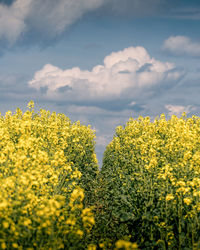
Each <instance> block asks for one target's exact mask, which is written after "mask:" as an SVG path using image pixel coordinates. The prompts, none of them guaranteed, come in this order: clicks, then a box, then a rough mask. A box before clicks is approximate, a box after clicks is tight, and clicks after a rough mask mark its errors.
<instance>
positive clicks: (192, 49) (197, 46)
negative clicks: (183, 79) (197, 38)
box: [163, 36, 200, 57]
mask: <svg viewBox="0 0 200 250" xmlns="http://www.w3.org/2000/svg"><path fill="white" fill-rule="evenodd" d="M163 50H165V51H168V52H170V53H172V54H175V55H187V56H194V57H196V56H200V42H194V41H192V40H191V39H190V38H189V37H186V36H171V37H169V38H168V39H167V40H165V41H164V44H163Z"/></svg>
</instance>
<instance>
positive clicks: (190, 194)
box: [101, 114, 200, 249]
mask: <svg viewBox="0 0 200 250" xmlns="http://www.w3.org/2000/svg"><path fill="white" fill-rule="evenodd" d="M101 179H102V180H103V182H102V183H103V184H102V187H104V190H106V191H105V192H106V194H107V201H106V202H104V201H102V203H103V204H104V206H105V207H107V211H106V209H104V213H107V214H112V216H113V218H114V219H113V220H112V222H110V225H112V224H113V223H114V225H115V226H113V228H115V227H116V228H117V230H118V231H119V228H121V227H122V228H123V230H124V233H125V234H131V236H132V241H133V242H138V245H139V246H141V248H145V249H146V248H147V249H153V248H154V247H155V248H158V247H160V248H161V249H186V248H187V249H195V248H194V247H195V246H198V247H199V248H200V238H199V235H200V224H199V221H200V118H199V117H197V116H193V117H191V118H187V117H186V115H185V114H183V115H182V117H181V118H178V117H176V116H174V115H173V116H172V117H171V118H170V119H168V120H167V119H166V117H165V115H161V116H160V117H158V118H156V119H155V120H154V121H151V120H150V118H149V117H139V118H138V119H133V118H131V119H130V120H129V121H128V122H127V124H126V125H125V126H119V127H117V128H116V134H115V136H114V138H113V140H112V141H111V142H110V144H109V145H108V146H107V149H106V151H105V153H104V160H103V167H102V170H101ZM110 208H112V209H110ZM102 213H103V212H102ZM105 216H106V215H105ZM117 230H116V233H117ZM108 233H109V232H108ZM121 235H123V232H122V233H121Z"/></svg>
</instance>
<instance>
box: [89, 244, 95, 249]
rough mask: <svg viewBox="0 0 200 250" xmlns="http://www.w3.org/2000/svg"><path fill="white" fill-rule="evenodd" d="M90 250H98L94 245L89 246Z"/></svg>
mask: <svg viewBox="0 0 200 250" xmlns="http://www.w3.org/2000/svg"><path fill="white" fill-rule="evenodd" d="M87 249H88V250H96V249H97V247H96V246H95V245H94V244H90V245H88V248H87Z"/></svg>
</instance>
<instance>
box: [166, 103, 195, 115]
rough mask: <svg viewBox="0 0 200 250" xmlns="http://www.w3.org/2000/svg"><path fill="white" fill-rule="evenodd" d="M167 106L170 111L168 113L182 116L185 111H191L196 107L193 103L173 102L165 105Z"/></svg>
mask: <svg viewBox="0 0 200 250" xmlns="http://www.w3.org/2000/svg"><path fill="white" fill-rule="evenodd" d="M165 108H166V109H167V110H168V111H169V113H168V114H169V115H170V116H171V115H176V116H181V115H182V113H183V112H185V113H189V112H191V111H193V110H195V109H196V108H195V107H193V106H192V105H187V106H181V105H172V104H167V105H165Z"/></svg>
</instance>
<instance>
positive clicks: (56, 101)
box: [0, 0, 200, 162]
mask: <svg viewBox="0 0 200 250" xmlns="http://www.w3.org/2000/svg"><path fill="white" fill-rule="evenodd" d="M199 27H200V2H199V1H198V0H196V1H195V0H190V1H189V0H173V1H172V0H143V1H141V0H123V1H120V0H76V1H75V0H57V1H54V0H15V1H13V0H9V1H6V0H3V1H0V111H1V112H2V113H5V112H6V111H7V110H12V111H15V109H16V108H17V107H19V108H21V109H23V110H25V108H26V105H27V103H28V101H29V100H31V99H33V100H34V101H35V103H36V107H37V109H40V108H45V109H48V110H50V111H56V112H59V113H64V114H66V115H67V116H68V117H69V118H70V119H71V120H72V121H76V120H80V121H81V122H82V123H83V124H91V125H92V128H94V129H96V134H97V144H96V151H97V155H98V158H99V160H100V162H101V159H102V154H103V151H104V149H105V146H106V145H107V144H108V143H109V141H110V140H111V139H112V137H113V135H114V131H115V127H116V126H118V125H122V124H125V123H126V122H127V121H128V119H129V118H130V117H134V118H137V117H138V116H139V115H142V116H150V117H152V119H153V118H155V117H156V116H158V115H160V114H161V113H165V114H166V115H167V116H168V117H170V116H171V115H172V114H175V115H177V116H180V115H181V113H182V112H183V111H186V113H187V114H188V116H192V115H199V112H200V94H199V91H200V28H199Z"/></svg>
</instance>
